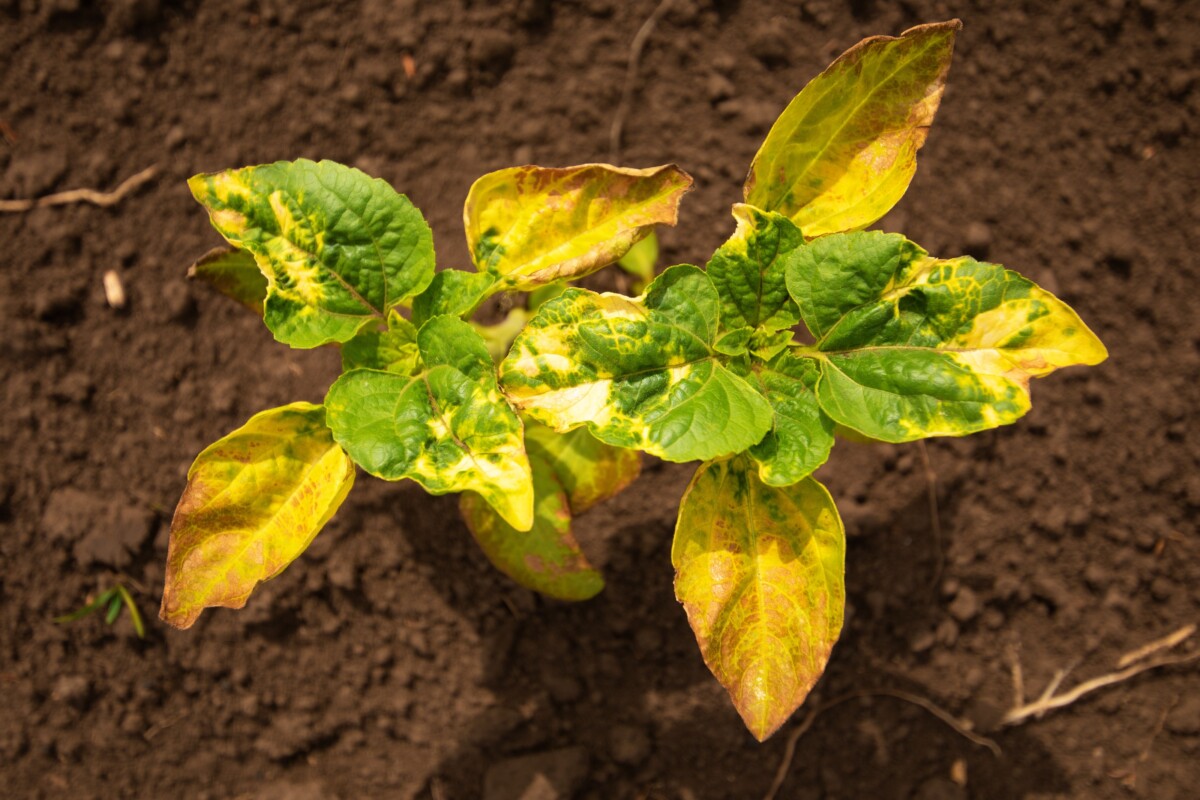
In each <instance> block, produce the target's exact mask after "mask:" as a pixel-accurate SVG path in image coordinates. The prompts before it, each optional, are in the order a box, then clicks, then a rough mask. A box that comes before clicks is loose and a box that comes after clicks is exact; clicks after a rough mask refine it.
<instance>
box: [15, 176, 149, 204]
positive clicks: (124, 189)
mask: <svg viewBox="0 0 1200 800" xmlns="http://www.w3.org/2000/svg"><path fill="white" fill-rule="evenodd" d="M157 173H158V167H157V166H150V167H146V169H144V170H142V171H141V172H139V173H137V174H136V175H133V176H131V177H129V178H126V179H125V181H124V183H122V184H121V185H120V186H118V187H117V188H116V189H113V190H112V191H111V192H98V191H96V190H95V189H71V190H70V191H66V192H58V193H57V194H48V195H46V196H45V197H38V198H34V199H27V200H0V211H10V212H21V211H29V210H31V209H34V208H44V207H45V206H62V205H68V204H70V203H91V204H92V205H97V206H100V207H102V208H107V207H108V206H115V205H116V204H117V203H119V202H121V201H122V200H124V199H125V196H126V195H127V194H129V193H130V192H132V191H133V190H135V189H137V188H138V187H139V186H141V185H142V184H144V183H146V182H147V181H149V180H150V179H151V178H153V177H154V176H155V174H157Z"/></svg>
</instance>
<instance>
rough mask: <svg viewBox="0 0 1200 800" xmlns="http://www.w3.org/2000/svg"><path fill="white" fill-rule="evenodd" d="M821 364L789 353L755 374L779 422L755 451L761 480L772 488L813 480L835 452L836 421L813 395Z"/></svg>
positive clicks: (754, 448)
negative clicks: (814, 475)
mask: <svg viewBox="0 0 1200 800" xmlns="http://www.w3.org/2000/svg"><path fill="white" fill-rule="evenodd" d="M819 376H820V364H819V362H818V361H816V360H815V359H812V358H803V357H801V356H797V355H795V354H794V353H790V352H783V353H780V354H779V355H778V356H776V357H775V358H774V359H772V360H771V361H770V362H769V363H767V364H761V365H759V366H758V368H757V369H756V370H755V378H756V379H757V380H758V383H759V389H760V391H762V393H763V397H765V398H767V402H769V403H770V404H771V407H772V408H773V409H774V410H775V420H774V423H773V425H772V427H771V431H770V433H768V434H767V435H766V436H765V437H763V440H762V441H761V442H759V443H758V444H756V445H755V446H754V447H752V448H751V449H750V455H751V456H753V457H754V460H755V461H756V462H757V463H758V473H759V477H760V478H761V479H762V481H763V482H764V483H767V484H770V485H771V486H788V485H790V484H793V483H796V482H797V481H799V480H801V479H803V478H806V477H808V475H810V474H811V473H812V472H813V470H815V469H816V468H817V467H819V466H821V465H822V464H824V463H825V460H826V459H828V458H829V451H830V450H831V449H833V442H834V438H833V421H832V420H831V419H829V417H827V416H826V415H825V414H824V413H823V412H822V411H821V407H820V405H818V403H817V397H816V395H815V394H814V393H813V389H814V387H815V386H816V383H817V379H818V377H819Z"/></svg>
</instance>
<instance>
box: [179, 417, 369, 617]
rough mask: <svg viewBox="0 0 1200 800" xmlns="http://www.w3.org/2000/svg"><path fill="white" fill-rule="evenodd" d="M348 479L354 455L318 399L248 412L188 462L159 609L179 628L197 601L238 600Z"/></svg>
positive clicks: (280, 564) (320, 519)
mask: <svg viewBox="0 0 1200 800" xmlns="http://www.w3.org/2000/svg"><path fill="white" fill-rule="evenodd" d="M353 484H354V464H353V462H351V461H350V459H349V458H348V457H347V456H346V454H345V453H344V452H343V451H342V448H340V447H338V445H337V444H336V443H335V442H334V441H333V436H332V435H331V434H330V431H329V428H328V427H326V422H325V409H324V408H322V407H321V406H315V405H312V404H311V403H292V404H291V405H288V406H283V407H282V408H273V409H271V410H270V411H263V412H262V413H259V414H256V415H254V416H253V417H251V418H250V421H249V422H247V423H246V424H245V425H243V426H242V427H241V428H238V429H237V430H236V431H234V432H233V433H231V434H229V435H228V436H226V437H224V438H223V439H221V440H219V441H217V442H216V443H214V444H212V445H210V446H209V447H208V448H207V449H205V450H204V452H202V453H201V454H200V455H199V456H197V458H196V461H195V463H194V464H192V467H191V469H190V470H188V485H187V488H186V489H185V490H184V493H183V497H182V498H181V499H180V501H179V506H178V507H177V508H176V509H175V518H174V519H173V520H172V521H171V538H170V541H169V544H168V546H167V571H166V584H165V586H164V588H163V601H162V609H161V611H160V612H159V615H160V616H161V617H162V619H163V620H165V621H166V622H169V623H170V624H171V625H174V626H175V627H177V628H189V627H191V625H192V623H194V622H195V621H196V618H197V617H198V616H199V615H200V612H201V611H203V610H204V609H205V608H210V607H213V606H224V607H226V608H241V607H242V606H244V605H245V604H246V598H247V597H249V595H250V593H251V591H253V589H254V587H255V586H256V585H258V583H259V582H260V581H265V580H270V579H271V578H273V577H275V576H276V575H278V574H279V573H280V572H282V571H283V569H284V567H286V566H287V565H288V564H290V563H291V562H292V560H293V559H295V558H296V557H297V556H298V555H300V554H301V553H302V552H304V550H305V548H307V547H308V545H309V543H310V542H311V541H312V540H313V537H315V536H316V535H317V533H318V532H319V531H320V530H321V528H322V527H324V525H325V523H326V522H327V521H329V518H330V517H332V516H333V514H334V512H336V511H337V509H338V507H339V506H340V505H341V504H342V501H343V500H344V499H345V497H346V493H347V492H349V491H350V487H351V486H352V485H353Z"/></svg>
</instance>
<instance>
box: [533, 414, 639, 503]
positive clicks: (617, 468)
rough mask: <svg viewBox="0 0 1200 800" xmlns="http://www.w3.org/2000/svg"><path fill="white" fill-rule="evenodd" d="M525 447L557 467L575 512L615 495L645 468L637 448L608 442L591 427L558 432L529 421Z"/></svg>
mask: <svg viewBox="0 0 1200 800" xmlns="http://www.w3.org/2000/svg"><path fill="white" fill-rule="evenodd" d="M525 447H526V448H527V449H528V450H529V452H530V454H531V457H532V455H536V456H537V457H538V458H540V459H542V460H543V461H544V462H546V463H547V464H549V465H550V466H551V467H552V468H553V469H554V474H555V475H556V476H557V477H558V480H559V481H560V482H561V483H562V485H563V488H564V489H565V490H566V492H567V498H568V500H569V502H570V506H571V512H572V513H573V514H574V515H575V516H579V515H580V514H582V513H583V512H585V511H587V510H588V509H589V508H591V507H592V506H594V505H596V504H597V503H600V502H603V501H605V500H607V499H608V498H610V497H613V496H615V495H616V494H617V493H619V492H620V491H622V490H623V489H624V488H625V487H627V486H628V485H629V484H631V483H633V481H634V480H635V479H637V476H638V473H639V472H641V469H642V459H641V456H639V455H638V454H637V451H635V450H626V449H624V448H621V447H613V446H612V445H607V444H605V443H604V442H601V441H600V440H599V439H597V438H596V437H594V436H592V434H590V433H588V431H587V428H576V429H575V430H573V431H567V432H566V433H555V432H554V430H552V429H551V428H547V427H546V426H545V425H539V424H538V423H536V422H527V423H526V424H525Z"/></svg>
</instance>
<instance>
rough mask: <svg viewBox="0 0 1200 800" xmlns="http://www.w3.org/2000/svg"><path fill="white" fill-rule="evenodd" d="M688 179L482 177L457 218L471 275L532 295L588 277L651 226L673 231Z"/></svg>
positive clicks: (555, 174)
mask: <svg viewBox="0 0 1200 800" xmlns="http://www.w3.org/2000/svg"><path fill="white" fill-rule="evenodd" d="M691 186H692V179H691V177H690V176H688V175H687V173H685V172H683V171H682V170H680V169H679V168H678V167H675V166H673V165H666V166H661V167H654V168H652V169H623V168H619V167H613V166H609V165H607V164H584V165H582V166H578V167H567V168H566V169H547V168H544V167H512V168H510V169H504V170H500V171H499V172H492V173H490V174H488V175H484V176H483V177H482V178H480V179H479V180H477V181H475V185H474V186H472V187H471V191H470V194H468V195H467V203H466V209H465V211H464V214H463V217H464V221H465V224H466V229H467V245H468V246H469V247H470V249H471V256H472V258H473V259H474V262H475V267H476V268H477V269H478V270H479V271H480V272H490V273H492V274H494V275H497V276H501V277H503V278H504V280H505V285H506V288H510V289H524V290H528V289H532V288H534V287H537V286H540V285H542V284H545V283H550V282H552V281H555V280H559V279H560V278H567V279H574V278H581V277H583V276H584V275H587V274H589V273H592V272H595V271H596V270H598V269H600V268H601V267H604V266H607V265H608V264H611V263H613V262H614V261H616V260H618V259H619V258H621V257H622V256H623V255H625V253H626V252H628V251H629V249H630V248H631V247H632V246H633V245H634V243H636V242H637V241H638V240H639V239H641V238H642V237H644V236H646V235H647V234H649V233H650V232H651V231H652V230H653V228H654V226H655V225H674V224H675V221H676V218H677V213H678V206H679V201H680V199H681V198H682V197H683V195H684V194H685V193H686V192H687V191H688V190H689V189H690V188H691Z"/></svg>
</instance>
